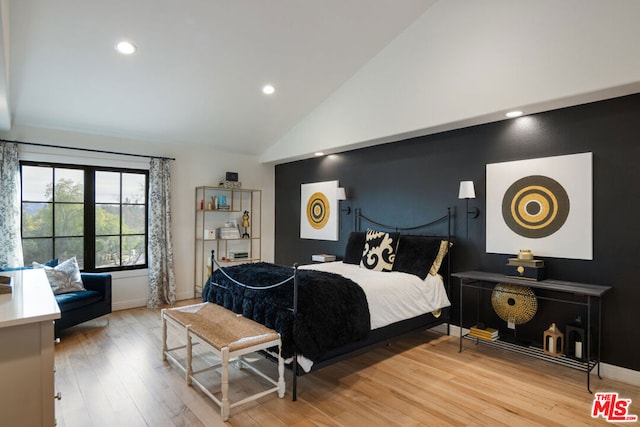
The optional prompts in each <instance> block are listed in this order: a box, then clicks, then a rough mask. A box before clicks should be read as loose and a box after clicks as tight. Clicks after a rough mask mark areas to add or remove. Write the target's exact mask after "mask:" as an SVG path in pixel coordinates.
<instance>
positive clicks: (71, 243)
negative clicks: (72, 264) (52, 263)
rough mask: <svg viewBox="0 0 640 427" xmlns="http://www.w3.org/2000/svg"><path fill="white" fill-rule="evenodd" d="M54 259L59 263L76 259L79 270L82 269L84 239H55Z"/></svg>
mask: <svg viewBox="0 0 640 427" xmlns="http://www.w3.org/2000/svg"><path fill="white" fill-rule="evenodd" d="M55 246H56V247H55V252H54V253H55V257H56V258H58V259H59V260H60V261H64V260H67V259H69V258H71V257H76V260H77V261H78V265H79V266H80V269H83V268H84V238H83V237H68V238H57V239H56V242H55Z"/></svg>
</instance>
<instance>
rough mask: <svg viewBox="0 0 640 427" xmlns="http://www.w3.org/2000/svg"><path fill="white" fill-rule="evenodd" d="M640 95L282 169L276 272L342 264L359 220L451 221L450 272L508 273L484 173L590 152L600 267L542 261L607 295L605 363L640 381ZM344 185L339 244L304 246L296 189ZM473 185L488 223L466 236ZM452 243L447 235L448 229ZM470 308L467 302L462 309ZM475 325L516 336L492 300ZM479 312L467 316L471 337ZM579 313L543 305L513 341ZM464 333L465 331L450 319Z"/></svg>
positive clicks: (551, 272) (477, 222) (474, 225)
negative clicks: (462, 192) (467, 186)
mask: <svg viewBox="0 0 640 427" xmlns="http://www.w3.org/2000/svg"><path fill="white" fill-rule="evenodd" d="M639 117H640V94H636V95H629V96H625V97H620V98H615V99H611V100H606V101H599V102H595V103H590V104H584V105H579V106H575V107H569V108H564V109H560V110H554V111H548V112H544V113H539V114H536V115H532V116H525V117H520V118H517V119H511V120H505V121H500V122H495V123H489V124H484V125H478V126H473V127H468V128H463V129H457V130H452V131H448V132H443V133H438V134H433V135H428V136H423V137H417V138H412V139H407V140H404V141H401V142H396V143H390V144H384V145H378V146H373V147H369V148H362V149H358V150H353V151H348V152H344V153H339V154H334V155H330V156H325V157H320V158H313V159H307V160H301V161H296V162H290V163H284V164H280V165H277V166H276V169H275V188H276V190H275V261H276V262H277V263H280V264H288V265H290V264H293V263H296V262H297V263H309V262H310V260H311V255H312V254H315V253H333V254H337V255H341V254H342V253H343V252H344V248H345V245H346V242H347V238H348V235H349V232H350V231H351V230H352V229H353V217H354V215H353V213H351V214H348V213H347V211H346V208H347V207H351V208H361V209H362V212H363V214H365V215H367V216H368V217H370V218H372V219H375V220H377V221H380V222H382V223H385V224H390V223H393V224H397V225H399V226H411V225H415V224H421V223H425V222H427V221H429V220H431V219H435V218H437V217H439V216H441V215H443V214H445V213H446V210H447V208H448V207H450V208H452V209H453V211H454V212H455V218H454V222H453V230H454V235H455V245H454V248H453V250H452V270H453V271H454V272H455V271H463V270H471V269H474V270H483V271H491V272H504V265H505V264H506V262H507V258H509V257H513V256H514V255H515V254H516V253H517V251H518V250H519V249H522V248H513V252H512V253H508V254H490V253H486V252H485V244H486V234H485V227H486V216H485V214H486V209H485V197H486V186H485V179H486V165H487V164H491V163H499V162H507V161H515V160H525V159H535V158H541V157H549V156H559V155H567V154H576V153H586V152H591V153H593V212H592V215H593V260H578V259H565V258H542V259H544V261H545V266H546V272H547V277H548V278H554V279H559V280H568V281H575V282H583V283H593V284H601V285H609V286H612V287H613V290H612V291H611V292H610V293H608V294H606V295H605V297H604V298H603V304H602V307H603V320H602V322H603V328H602V337H603V339H602V361H603V362H605V363H608V364H612V365H616V366H620V367H624V368H629V369H633V370H636V371H640V343H639V342H637V341H636V340H633V339H629V338H630V337H634V336H636V335H637V331H636V329H637V325H638V324H640V310H638V309H637V307H636V305H637V304H638V303H640V285H639V284H638V282H637V276H638V275H637V272H636V266H637V257H638V254H640V238H639V236H640V223H639V222H638V219H637V217H638V214H637V212H638V211H640V199H639V198H638V194H639V192H638V190H637V189H636V185H637V183H638V182H640V166H638V161H639V159H640V143H639V141H640V120H638V118H639ZM330 180H338V181H339V185H340V187H344V188H345V189H346V193H347V199H348V200H346V201H342V202H340V207H341V208H342V209H343V211H341V212H340V218H339V219H340V223H339V240H338V241H337V242H331V241H321V240H310V239H300V237H299V236H300V233H299V227H300V185H301V184H306V183H312V182H320V181H330ZM466 180H471V181H474V183H475V189H476V199H472V200H470V201H469V206H470V207H478V208H479V210H480V216H479V217H478V218H476V219H473V218H471V217H470V218H469V219H468V224H469V228H468V230H467V229H466V223H467V218H465V203H464V200H459V199H458V186H459V183H460V181H466ZM441 232H443V233H446V229H444V230H441ZM458 295H459V294H458V285H457V282H456V281H455V280H453V281H452V283H451V300H452V303H453V319H458V311H457V305H458V304H457V301H458ZM467 297H469V298H471V297H473V295H471V296H468V295H466V293H465V298H467ZM480 305H481V307H480V312H479V314H478V315H479V316H480V317H481V318H482V319H483V320H486V321H487V323H489V326H494V327H499V328H500V329H501V331H502V330H504V331H505V332H504V333H509V330H508V329H507V327H506V325H505V324H504V323H505V322H504V321H502V320H500V319H499V318H498V317H497V316H495V313H493V310H492V308H491V302H490V293H486V295H484V296H483V297H481V304H480ZM475 310H476V309H475V304H466V305H465V312H464V313H463V318H464V321H463V323H464V324H465V325H464V326H469V324H472V321H473V319H474V318H475V317H476V311H475ZM575 315H576V310H575V308H574V307H573V306H567V305H565V304H559V303H554V302H548V301H545V302H543V303H541V304H540V307H539V309H538V313H537V314H536V316H535V317H534V319H533V320H532V321H531V322H529V323H527V324H525V325H518V326H517V328H518V329H517V334H518V335H519V336H520V337H522V338H523V339H527V338H528V339H531V340H533V341H536V340H539V341H541V339H542V333H543V331H544V330H545V329H546V328H548V326H549V325H550V323H552V322H556V323H560V324H563V325H564V324H565V323H567V322H570V321H572V320H573V319H574V318H575ZM452 323H454V324H457V323H458V321H457V320H452Z"/></svg>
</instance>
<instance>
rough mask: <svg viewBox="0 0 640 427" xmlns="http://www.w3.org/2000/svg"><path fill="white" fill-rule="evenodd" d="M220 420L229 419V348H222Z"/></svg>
mask: <svg viewBox="0 0 640 427" xmlns="http://www.w3.org/2000/svg"><path fill="white" fill-rule="evenodd" d="M221 406H222V407H221V408H220V409H221V411H222V421H227V420H228V419H229V348H228V347H224V348H223V349H222V405H221Z"/></svg>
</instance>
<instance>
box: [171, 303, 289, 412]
mask: <svg viewBox="0 0 640 427" xmlns="http://www.w3.org/2000/svg"><path fill="white" fill-rule="evenodd" d="M161 317H162V358H163V360H167V359H169V360H170V361H171V362H173V363H174V364H176V365H177V366H178V367H179V368H180V369H182V370H183V371H184V372H185V376H186V381H187V384H189V385H191V384H193V385H195V386H197V387H198V388H199V389H200V390H201V391H202V392H203V393H204V394H206V395H207V396H208V397H209V398H211V400H213V401H214V402H215V403H216V404H218V406H220V411H221V414H222V419H223V420H224V421H227V420H228V419H229V410H230V409H231V408H233V407H235V406H239V405H242V404H244V403H247V402H250V401H253V400H257V399H259V398H261V397H262V396H265V395H267V394H269V393H273V392H277V393H278V397H280V398H282V397H284V392H285V384H284V360H283V359H282V357H281V347H282V341H281V339H280V335H279V334H278V333H277V332H276V331H274V330H272V329H269V328H267V327H266V326H264V325H261V324H259V323H256V322H254V321H253V320H250V319H247V318H246V317H242V316H241V315H239V314H236V313H234V312H233V311H230V310H227V309H226V308H224V307H222V306H219V305H217V304H213V303H202V304H195V305H189V306H185V307H178V308H169V309H163V310H162V311H161ZM167 322H170V323H171V324H173V325H175V326H177V327H179V328H181V329H184V330H185V335H186V345H182V346H178V347H173V348H168V347H167ZM194 339H195V340H196V343H201V344H204V345H205V346H206V347H207V348H208V349H209V350H211V351H212V352H213V353H214V354H215V355H216V356H217V357H218V358H219V359H220V363H217V364H215V365H211V366H208V367H206V368H205V369H201V370H198V371H195V372H194V371H193V368H192V358H193V353H192V349H193V345H195V344H194V343H193V342H192V340H194ZM276 346H277V347H278V378H277V380H274V379H272V378H269V377H268V376H267V375H265V374H264V373H262V372H260V371H259V370H258V369H257V368H256V367H255V366H252V365H251V364H250V363H249V362H248V361H247V360H245V359H243V358H242V356H243V355H245V354H248V353H253V352H255V351H259V350H265V349H267V348H270V347H276ZM183 348H186V352H187V355H186V359H187V360H186V366H182V364H181V363H180V362H179V361H178V360H177V359H176V358H175V357H174V356H173V355H172V354H171V352H172V351H175V350H179V349H183ZM233 358H237V359H238V363H239V367H240V368H242V367H243V366H246V367H248V368H249V369H251V370H252V371H253V372H255V373H256V374H257V375H259V376H260V377H262V378H264V379H265V380H267V381H269V382H270V383H271V384H273V385H274V387H272V388H269V389H268V390H265V391H262V392H259V393H256V394H253V395H251V396H248V397H246V398H244V399H242V400H239V401H237V402H233V403H230V402H229V362H230V361H231V360H232V359H233ZM218 367H221V369H222V372H221V375H222V380H221V391H222V396H221V397H222V399H218V398H217V397H216V396H214V395H213V394H212V393H211V392H210V391H209V390H208V389H207V388H206V387H205V386H204V385H203V384H202V383H201V382H200V381H198V379H196V378H195V376H196V375H197V374H201V373H203V372H205V371H210V370H213V369H217V368H218Z"/></svg>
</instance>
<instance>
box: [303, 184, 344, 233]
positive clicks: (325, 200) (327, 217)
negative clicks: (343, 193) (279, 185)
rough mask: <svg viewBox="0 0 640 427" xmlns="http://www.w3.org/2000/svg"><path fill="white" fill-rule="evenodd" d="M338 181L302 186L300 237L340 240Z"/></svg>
mask: <svg viewBox="0 0 640 427" xmlns="http://www.w3.org/2000/svg"><path fill="white" fill-rule="evenodd" d="M337 192H338V181H323V182H314V183H310V184H301V186H300V238H301V239H314V240H333V241H337V240H338V231H339V229H338V226H339V223H338V216H339V214H340V210H339V208H338V200H337Z"/></svg>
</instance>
